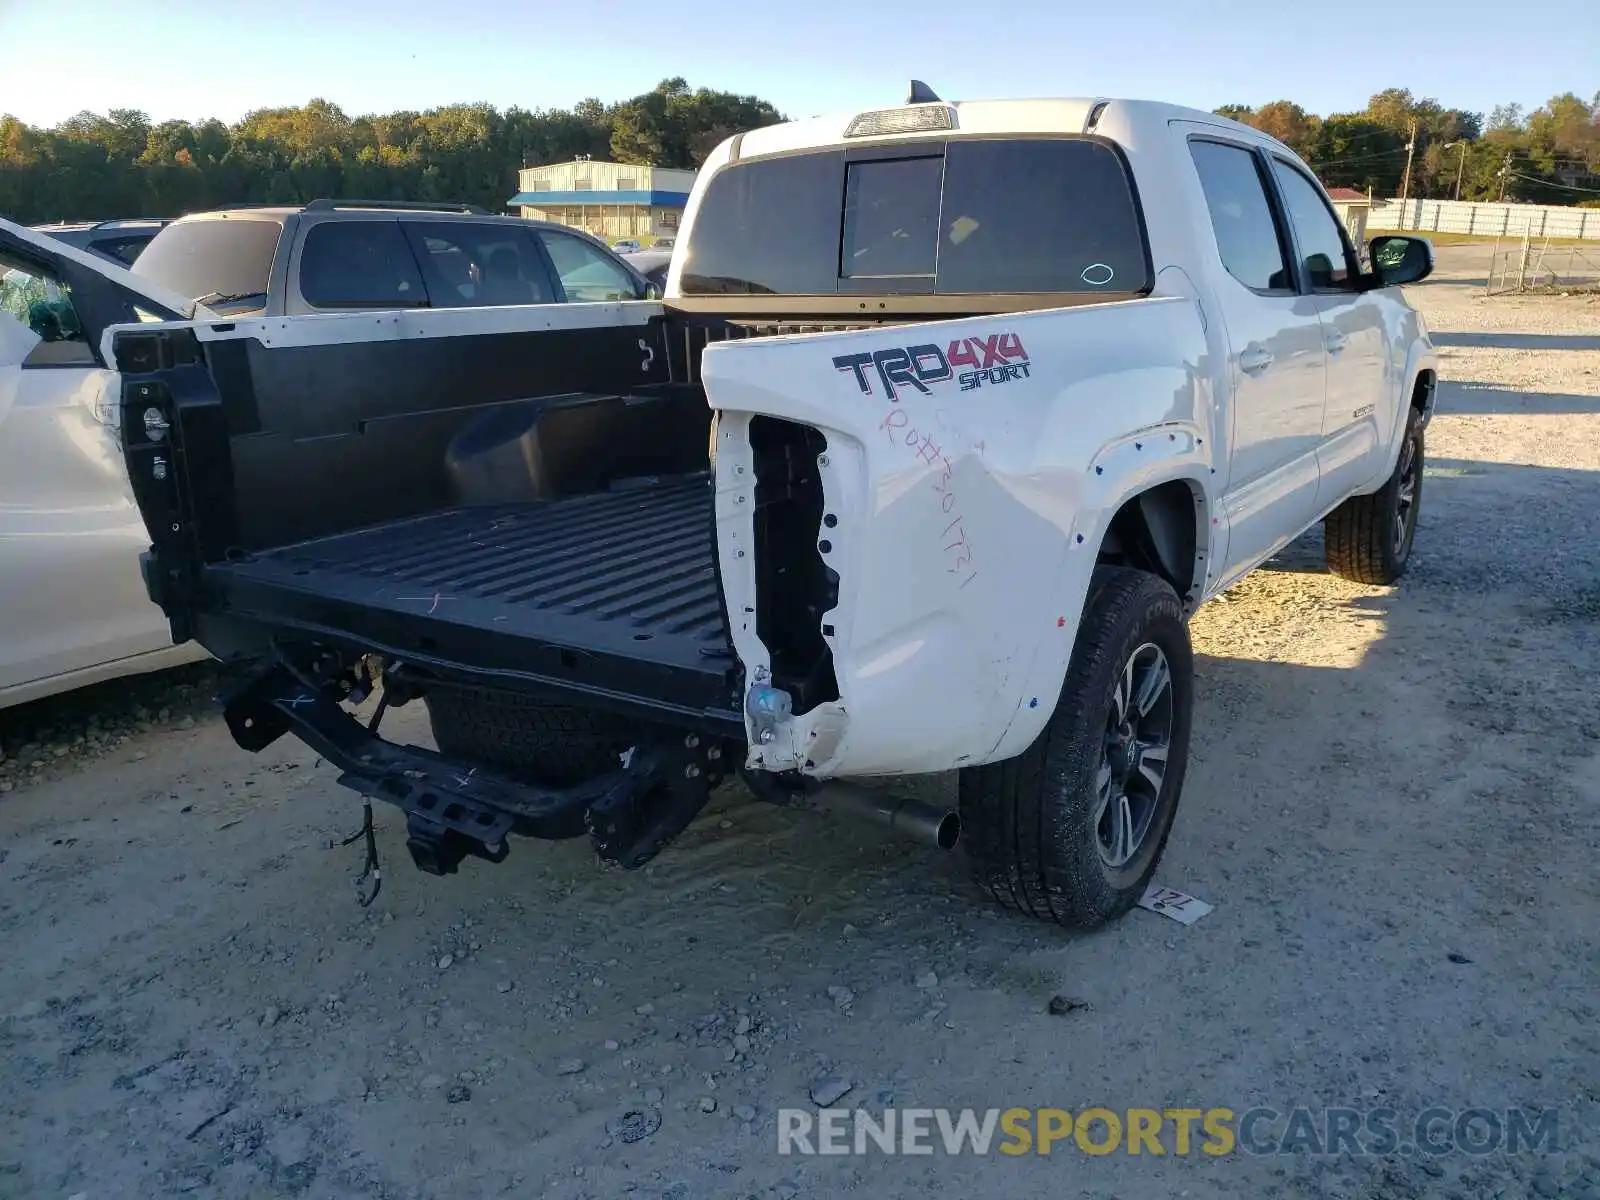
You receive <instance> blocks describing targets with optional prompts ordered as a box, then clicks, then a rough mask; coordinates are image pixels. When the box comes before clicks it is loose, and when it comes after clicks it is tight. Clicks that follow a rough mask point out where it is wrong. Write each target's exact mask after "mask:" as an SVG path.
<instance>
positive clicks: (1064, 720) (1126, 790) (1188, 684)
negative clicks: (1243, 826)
mask: <svg viewBox="0 0 1600 1200" xmlns="http://www.w3.org/2000/svg"><path fill="white" fill-rule="evenodd" d="M1193 702H1194V659H1193V652H1192V651H1191V649H1190V645H1189V631H1188V627H1187V625H1186V624H1185V623H1184V619H1183V607H1182V605H1181V604H1180V602H1179V600H1178V597H1177V594H1176V593H1175V592H1174V591H1173V590H1172V588H1171V587H1170V586H1169V585H1168V584H1167V583H1166V582H1165V581H1164V580H1162V579H1159V578H1158V577H1156V576H1154V575H1151V574H1148V573H1146V572H1143V571H1135V570H1130V569H1127V568H1123V567H1101V568H1099V569H1098V570H1096V572H1095V576H1094V581H1093V583H1092V584H1091V585H1090V590H1089V598H1088V601H1087V602H1086V603H1085V605H1084V611H1083V617H1082V620H1081V621H1080V623H1079V627H1078V637H1077V642H1076V644H1075V645H1074V647H1073V651H1072V660H1071V663H1070V665H1069V666H1068V669H1067V678H1066V682H1065V684H1064V685H1063V687H1062V689H1061V697H1060V699H1059V700H1058V701H1057V702H1056V707H1055V711H1054V712H1053V713H1052V714H1051V716H1050V720H1049V721H1048V722H1047V723H1046V725H1045V727H1044V730H1043V731H1042V732H1041V733H1040V734H1039V736H1038V738H1037V739H1036V740H1035V741H1034V743H1033V745H1031V746H1029V747H1028V749H1027V750H1025V751H1023V752H1022V754H1020V755H1018V756H1017V757H1016V758H1013V759H1010V760H1008V761H1005V762H1000V763H993V764H990V765H988V766H982V767H970V768H968V769H966V770H964V771H962V772H961V781H960V794H961V819H962V826H963V830H964V834H963V838H964V844H965V845H966V846H967V849H968V857H969V859H970V860H971V863H972V868H973V873H974V876H975V877H976V879H977V881H978V882H979V884H981V885H982V886H984V887H986V888H988V889H989V891H990V892H991V893H992V894H993V895H994V897H995V899H997V900H999V901H1000V903H1002V904H1005V905H1007V906H1009V907H1012V908H1017V909H1021V910H1022V911H1024V912H1028V913H1031V914H1033V915H1034V916H1037V917H1041V918H1043V919H1045V920H1050V921H1055V922H1057V923H1059V924H1063V925H1072V926H1078V927H1080V928H1092V927H1094V926H1097V925H1102V924H1104V923H1105V922H1107V921H1110V920H1112V919H1114V918H1116V917H1119V916H1121V915H1122V914H1124V913H1126V912H1127V911H1128V910H1129V909H1130V908H1132V907H1133V906H1134V905H1135V904H1136V903H1137V902H1138V900H1139V898H1140V896H1141V895H1143V894H1144V890H1145V887H1146V886H1147V885H1148V883H1149V881H1150V877H1151V876H1152V875H1153V874H1154V873H1155V869H1156V865H1157V863H1158V862H1159V861H1160V858H1161V852H1162V850H1163V849H1164V848H1165V846H1166V841H1167V835H1168V833H1170V831H1171V829H1172V820H1173V817H1174V816H1175V815H1176V813H1177V808H1178V798H1179V795H1180V794H1181V792H1182V790H1183V776H1184V770H1185V768H1186V766H1187V764H1188V755H1189V725H1190V719H1191V713H1192V709H1193Z"/></svg>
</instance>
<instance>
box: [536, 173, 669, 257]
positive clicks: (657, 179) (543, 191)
mask: <svg viewBox="0 0 1600 1200" xmlns="http://www.w3.org/2000/svg"><path fill="white" fill-rule="evenodd" d="M694 176H695V173H694V172H693V171H685V170H678V169H676V168H672V167H651V166H645V165H641V164H636V163H613V162H597V161H595V160H593V159H588V158H580V159H575V160H573V161H572V162H563V163H549V164H547V165H545V166H539V167H523V168H522V170H521V172H520V173H519V175H518V180H517V186H518V188H519V189H520V190H519V191H518V192H517V194H516V195H515V196H513V197H511V199H510V200H508V201H507V202H506V206H507V207H508V208H512V209H516V210H519V211H520V215H521V216H524V217H530V218H533V219H534V220H539V221H559V222H560V223H561V224H563V225H571V226H573V227H574V228H576V229H583V230H587V231H588V232H589V233H592V234H595V235H597V236H599V237H604V238H607V239H609V240H612V241H615V240H616V239H618V238H634V239H636V240H638V241H640V242H648V241H649V240H650V239H652V238H657V237H667V236H672V235H675V234H676V233H677V232H678V220H679V218H680V217H681V216H682V215H683V209H684V206H685V205H686V204H688V202H689V190H690V189H691V188H692V187H693V186H694Z"/></svg>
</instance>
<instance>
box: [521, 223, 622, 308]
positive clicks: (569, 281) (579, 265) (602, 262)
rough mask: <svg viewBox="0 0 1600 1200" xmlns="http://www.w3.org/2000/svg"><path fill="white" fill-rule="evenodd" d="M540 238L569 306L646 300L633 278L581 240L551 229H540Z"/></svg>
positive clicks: (611, 260)
mask: <svg viewBox="0 0 1600 1200" xmlns="http://www.w3.org/2000/svg"><path fill="white" fill-rule="evenodd" d="M539 236H540V237H541V238H543V239H544V245H545V249H546V250H548V251H549V252H550V261H551V262H553V263H554V264H555V268H556V274H557V275H559V276H560V277H561V287H562V289H563V290H564V291H565V292H566V293H567V300H568V301H569V302H570V303H573V304H586V303H594V302H596V301H603V300H640V299H643V293H642V292H641V291H640V288H639V285H638V283H637V282H636V281H635V280H634V278H633V276H631V275H629V274H628V272H627V271H625V270H623V269H622V267H620V266H618V265H617V263H616V262H615V261H614V260H613V259H611V258H610V257H608V256H607V255H606V254H604V253H602V252H601V251H600V250H597V249H596V248H595V247H594V246H591V245H590V244H589V243H588V242H585V241H584V240H583V239H582V238H575V237H572V236H571V235H569V234H565V233H554V232H552V231H550V230H548V229H541V230H539Z"/></svg>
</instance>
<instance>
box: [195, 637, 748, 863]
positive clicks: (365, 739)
mask: <svg viewBox="0 0 1600 1200" xmlns="http://www.w3.org/2000/svg"><path fill="white" fill-rule="evenodd" d="M223 716H224V719H225V720H226V721H227V724H228V729H229V731H230V732H231V733H232V734H233V739H234V741H235V742H237V743H238V744H239V746H240V747H241V748H243V749H245V750H249V751H259V750H262V749H264V748H266V747H267V746H268V745H270V744H271V743H273V742H274V741H276V740H277V739H278V738H280V737H282V736H283V735H284V734H285V733H291V732H292V733H294V734H295V735H296V736H297V737H299V738H300V739H301V740H302V741H304V742H305V743H306V744H307V745H308V746H310V747H311V748H312V749H314V750H315V751H316V752H317V753H318V754H320V755H321V756H322V757H323V758H325V759H327V760H328V761H329V762H331V763H333V764H334V765H335V766H337V767H338V768H339V769H340V771H341V774H340V776H339V779H338V782H339V783H340V784H342V785H344V786H345V787H348V788H351V789H352V790H354V791H356V792H358V793H360V794H361V795H362V796H364V797H366V798H368V799H369V800H383V801H386V802H387V803H390V804H393V805H395V806H396V807H398V808H399V809H400V810H401V811H402V812H404V813H405V814H406V828H407V840H406V847H407V849H408V850H409V851H410V852H411V857H412V860H413V861H414V862H415V863H416V865H417V866H418V867H419V868H420V869H422V870H424V871H426V872H428V873H429V874H434V875H446V874H450V873H452V872H454V871H455V870H456V868H457V867H458V866H459V865H460V863H461V860H462V859H463V858H465V857H467V856H469V855H471V856H473V857H477V858H484V859H488V860H489V861H491V862H500V861H502V860H503V859H504V858H505V857H506V855H507V854H508V853H509V843H508V841H507V837H508V835H509V834H511V833H523V834H528V835H531V836H534V837H544V838H561V837H575V836H581V835H582V834H583V833H585V832H587V833H588V834H589V837H590V840H591V841H592V842H593V843H594V847H595V850H596V852H597V853H598V854H599V855H600V857H602V858H605V859H608V860H610V861H613V862H617V863H620V864H621V865H622V866H624V867H626V868H630V869H631V868H636V867H639V866H642V865H644V863H646V862H648V861H649V860H650V859H651V858H653V857H654V856H655V854H656V853H657V852H658V851H659V850H660V849H661V848H662V847H663V846H665V845H666V844H667V842H669V841H670V840H671V839H672V838H674V837H676V836H677V835H678V834H679V833H680V832H682V830H683V829H684V827H685V826H687V825H688V823H689V822H690V821H691V820H692V819H693V818H694V816H695V814H697V813H698V812H699V811H700V809H701V808H702V807H703V806H704V804H705V802H706V799H707V797H708V796H709V795H710V792H711V789H712V788H714V787H715V786H716V785H717V784H718V783H720V782H721V780H722V772H723V768H724V765H725V763H726V761H727V760H726V755H725V753H724V749H723V746H722V744H721V743H720V742H718V741H717V740H715V739H710V738H705V737H702V736H701V735H699V734H693V733H691V734H683V733H682V732H679V731H668V730H663V731H661V733H660V734H659V735H658V736H656V737H655V738H654V739H650V740H645V741H642V742H641V744H640V745H638V746H636V747H634V748H633V749H632V750H631V751H630V752H629V753H628V754H626V755H624V756H622V757H623V759H625V761H619V763H618V766H617V769H616V770H614V771H611V772H608V773H606V774H604V775H601V776H598V777H596V778H594V779H591V780H587V781H585V782H583V783H580V784H577V785H575V786H572V787H549V786H545V785H542V784H538V783H533V782H527V781H522V780H515V779H511V778H509V777H507V776H505V775H501V774H499V773H497V772H494V771H492V770H489V769H488V768H485V767H480V766H468V765H463V764H461V763H457V762H453V761H451V760H449V759H447V758H445V757H444V756H443V755H440V754H437V753H435V752H434V751H431V750H425V749H423V748H422V747H420V746H401V745H396V744H395V743H393V742H388V741H385V740H384V739H382V738H380V737H379V736H378V735H377V733H376V732H375V731H374V730H373V729H369V728H368V727H367V726H365V725H363V724H362V723H361V722H360V721H359V720H357V719H356V717H355V716H354V715H353V714H351V713H350V712H349V711H347V710H346V709H345V708H344V707H343V706H342V705H341V704H340V702H339V700H338V698H337V697H336V696H335V695H334V694H333V693H332V692H330V691H329V690H328V689H326V688H321V687H318V686H317V685H315V684H314V683H311V682H309V681H307V680H306V679H305V678H303V677H302V676H301V675H300V674H299V673H298V672H296V671H295V670H294V669H293V667H291V666H290V665H289V664H288V663H286V662H284V661H282V660H279V661H276V662H272V663H270V664H269V665H267V666H266V667H265V668H263V669H261V670H259V671H257V672H255V673H254V674H253V675H251V676H250V677H249V678H248V679H247V680H245V681H244V682H243V683H242V684H241V685H240V686H239V687H238V688H237V689H235V690H234V691H233V692H232V693H231V694H230V695H229V696H228V697H227V698H226V699H225V700H224V705H223Z"/></svg>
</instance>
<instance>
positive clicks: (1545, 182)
mask: <svg viewBox="0 0 1600 1200" xmlns="http://www.w3.org/2000/svg"><path fill="white" fill-rule="evenodd" d="M1508 174H1510V176H1511V177H1512V178H1513V179H1526V180H1527V181H1528V182H1529V183H1537V184H1538V185H1539V186H1541V187H1553V188H1560V189H1561V190H1562V191H1564V192H1586V193H1588V194H1589V195H1591V196H1600V188H1586V187H1577V186H1575V185H1573V184H1570V183H1557V182H1556V181H1555V180H1553V179H1541V178H1540V177H1539V176H1537V175H1524V174H1523V173H1522V172H1521V171H1511V172H1508Z"/></svg>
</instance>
